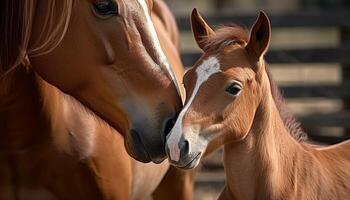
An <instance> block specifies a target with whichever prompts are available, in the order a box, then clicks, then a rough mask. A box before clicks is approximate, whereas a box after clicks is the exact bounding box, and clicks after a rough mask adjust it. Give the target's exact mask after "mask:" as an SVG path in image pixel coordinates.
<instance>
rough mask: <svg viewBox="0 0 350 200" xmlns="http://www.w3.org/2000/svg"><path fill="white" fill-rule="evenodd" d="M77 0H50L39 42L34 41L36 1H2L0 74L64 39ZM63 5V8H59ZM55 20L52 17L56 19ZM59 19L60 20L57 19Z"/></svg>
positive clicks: (48, 49)
mask: <svg viewBox="0 0 350 200" xmlns="http://www.w3.org/2000/svg"><path fill="white" fill-rule="evenodd" d="M73 1H74V0H48V1H44V2H46V3H47V9H46V13H43V14H44V15H45V17H44V18H45V19H44V24H43V26H41V30H42V32H41V34H40V36H41V37H40V38H39V39H40V42H37V43H35V44H31V45H30V46H29V41H30V38H31V34H32V28H33V22H34V17H35V15H36V10H37V9H36V8H37V7H38V5H39V2H38V1H36V0H30V1H28V0H2V1H1V2H0V3H1V6H0V38H1V41H0V76H1V77H2V76H4V75H5V74H7V72H8V71H10V70H11V69H13V68H15V67H17V66H18V65H19V64H20V63H21V62H22V61H23V60H24V58H25V57H26V56H38V55H43V54H46V53H49V52H50V51H52V50H53V49H55V48H56V47H57V46H58V45H59V44H60V42H61V41H62V39H63V37H64V35H65V33H66V31H67V29H68V25H69V22H70V16H71V13H72V7H73ZM58 5H61V8H62V9H61V10H59V11H58V10H57V9H56V8H57V7H58ZM54 18H55V19H56V20H53V19H54ZM57 19H58V20H57Z"/></svg>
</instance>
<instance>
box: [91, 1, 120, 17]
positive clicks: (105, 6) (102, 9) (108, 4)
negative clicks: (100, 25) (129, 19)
mask: <svg viewBox="0 0 350 200" xmlns="http://www.w3.org/2000/svg"><path fill="white" fill-rule="evenodd" d="M93 8H94V11H95V12H96V13H97V14H99V15H102V16H109V15H117V14H118V6H117V5H116V3H115V2H114V1H113V0H96V1H95V2H94V3H93Z"/></svg>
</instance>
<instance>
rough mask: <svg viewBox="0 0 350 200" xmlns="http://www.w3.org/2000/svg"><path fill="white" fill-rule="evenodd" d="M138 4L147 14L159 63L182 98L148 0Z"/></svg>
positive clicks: (139, 0) (148, 25)
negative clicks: (150, 12)
mask: <svg viewBox="0 0 350 200" xmlns="http://www.w3.org/2000/svg"><path fill="white" fill-rule="evenodd" d="M138 2H139V4H140V5H141V7H142V9H143V12H144V14H145V17H146V26H147V29H148V30H149V33H150V36H151V39H152V43H153V48H154V49H155V51H156V53H157V54H158V59H159V62H160V64H161V67H163V68H165V70H166V72H167V73H168V74H169V76H170V78H171V80H172V81H173V82H174V84H175V86H176V89H177V92H178V93H179V95H180V96H181V93H180V87H179V85H178V84H177V81H176V78H175V74H174V71H173V69H172V68H171V66H170V64H169V62H168V59H167V57H166V56H165V54H164V52H163V49H162V47H161V46H160V42H159V39H158V35H157V32H156V29H155V28H154V24H153V22H152V19H151V16H150V15H149V12H148V6H147V3H146V0H138Z"/></svg>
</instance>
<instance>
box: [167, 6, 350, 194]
mask: <svg viewBox="0 0 350 200" xmlns="http://www.w3.org/2000/svg"><path fill="white" fill-rule="evenodd" d="M192 28H193V29H192V30H193V33H194V36H195V39H196V41H197V43H198V45H199V47H200V48H202V49H203V51H204V54H203V56H202V57H201V58H200V59H199V60H198V62H197V64H196V65H195V66H194V67H193V68H191V69H190V70H189V71H187V72H186V75H185V78H184V84H185V88H186V92H187V94H188V96H189V98H188V100H187V104H186V105H185V107H184V109H183V110H182V111H181V112H180V114H179V117H178V119H177V121H176V123H175V125H174V128H173V130H172V131H171V133H170V135H169V137H168V139H167V147H168V149H169V151H168V152H169V157H170V159H171V160H172V163H173V164H174V165H176V166H178V167H181V168H186V169H189V168H193V167H195V166H196V165H197V164H198V163H199V161H200V159H201V157H202V155H203V154H204V152H205V151H206V150H208V151H213V150H214V149H217V148H219V147H220V146H224V156H223V161H224V167H225V174H226V185H225V188H224V190H223V192H222V193H221V195H220V197H219V199H221V200H223V199H235V200H249V199H271V200H277V199H305V200H316V199H317V200H328V199H339V200H342V199H348V198H349V197H350V170H349V169H350V140H347V141H344V142H342V143H339V144H336V145H333V146H329V147H319V146H315V145H310V144H308V143H307V142H305V137H304V132H303V131H302V130H301V129H300V125H299V124H298V123H296V121H295V119H294V117H293V116H292V115H289V114H288V112H287V109H286V105H285V103H284V99H283V98H282V96H281V94H280V92H279V90H278V88H277V86H276V84H275V83H274V82H273V80H272V78H271V76H270V73H269V72H268V71H267V66H266V63H265V61H264V55H265V52H266V51H267V49H268V46H269V43H270V37H271V26H270V22H269V20H268V18H267V16H266V14H265V13H263V12H260V15H259V17H258V19H257V21H256V22H255V24H254V25H253V28H252V30H251V32H250V34H248V33H247V32H246V31H245V30H244V29H243V28H241V27H237V26H233V27H222V28H220V29H218V30H216V31H215V32H214V31H213V30H212V29H211V28H210V27H209V25H207V23H206V22H205V21H204V19H203V18H202V17H201V16H200V15H199V13H198V12H197V11H196V10H194V11H193V13H192Z"/></svg>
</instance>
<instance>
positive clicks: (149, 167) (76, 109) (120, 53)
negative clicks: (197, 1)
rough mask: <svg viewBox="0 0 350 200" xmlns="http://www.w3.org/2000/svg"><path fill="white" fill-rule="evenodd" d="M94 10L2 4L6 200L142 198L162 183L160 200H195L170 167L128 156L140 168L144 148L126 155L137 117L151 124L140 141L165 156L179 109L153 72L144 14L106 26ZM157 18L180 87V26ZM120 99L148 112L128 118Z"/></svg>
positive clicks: (0, 120)
mask: <svg viewBox="0 0 350 200" xmlns="http://www.w3.org/2000/svg"><path fill="white" fill-rule="evenodd" d="M91 2H92V1H74V2H73V1H72V0H65V1H63V0H48V1H35V0H33V1H25V0H4V1H1V3H0V4H1V6H0V16H1V19H0V36H1V38H2V40H1V41H0V135H1V137H2V140H0V177H1V178H0V199H6V200H8V199H9V200H10V199H143V198H144V197H145V196H148V195H151V194H152V193H153V192H154V191H155V190H156V187H157V186H158V184H159V183H160V182H162V183H161V184H160V188H162V194H161V195H160V194H159V193H156V194H155V197H156V199H159V198H160V197H162V198H163V199H165V198H166V199H176V198H177V197H176V196H174V195H173V192H176V193H177V194H179V195H181V197H182V198H183V199H191V196H192V178H191V176H189V174H188V173H184V172H182V171H178V170H177V169H174V168H171V170H169V169H170V168H169V164H168V163H167V162H163V163H161V164H159V165H156V164H154V163H147V164H146V163H141V162H138V161H136V160H134V159H132V158H131V157H130V155H128V154H131V155H132V156H134V157H136V158H140V159H142V157H137V155H134V154H132V153H133V152H134V151H136V149H137V148H142V146H139V145H136V146H129V149H127V148H126V147H125V144H127V145H128V144H129V145H130V144H131V145H132V144H133V138H131V137H130V134H129V132H130V130H129V129H130V128H135V127H133V126H134V125H133V123H132V121H133V120H134V119H133V117H135V116H136V117H142V115H148V117H147V119H151V121H148V122H146V121H144V122H143V123H144V124H143V125H145V128H144V129H143V130H142V131H147V133H146V132H142V133H143V134H142V135H141V136H145V137H150V138H151V140H153V142H154V139H155V140H158V141H161V143H158V142H156V143H157V144H154V145H153V146H152V147H160V148H161V146H162V143H163V141H162V139H161V135H160V129H162V128H161V127H162V126H163V121H164V120H165V118H167V117H169V116H167V115H169V113H172V112H175V114H176V112H177V111H178V110H179V109H180V107H181V98H180V96H179V94H178V93H177V91H176V88H175V86H174V84H173V83H172V81H171V80H170V79H169V76H168V74H167V73H165V72H164V71H163V70H161V68H159V69H160V70H155V68H154V66H155V65H156V66H157V65H160V64H161V63H159V60H157V59H158V58H157V57H156V56H155V55H154V49H152V46H151V45H150V39H149V38H148V37H149V35H147V34H145V33H144V31H145V30H144V29H145V28H144V26H143V23H142V22H143V20H144V17H142V16H143V11H142V10H141V8H140V6H139V5H135V4H136V3H137V2H136V1H132V2H131V1H117V2H118V3H120V5H119V6H120V8H121V13H120V14H121V15H122V16H120V17H118V18H117V19H116V18H113V19H112V20H111V19H110V18H109V20H108V19H101V18H98V17H97V16H95V14H93V12H92V11H91V6H90V5H89V4H90V3H91ZM147 2H148V3H149V5H151V3H153V1H151V0H149V1H147ZM154 3H155V7H157V8H162V9H167V7H166V6H165V4H164V3H163V2H161V1H158V0H157V1H155V2H154ZM158 4H162V5H158ZM86 5H88V6H86ZM135 6H138V7H135ZM129 8H130V9H131V8H133V9H134V10H133V13H132V15H131V13H130V12H129ZM135 8H137V9H135ZM158 12H159V11H158ZM141 13H142V14H141ZM164 13H167V14H164ZM164 13H163V16H161V17H162V18H168V20H166V22H169V23H170V22H172V21H174V19H173V17H172V15H169V13H170V12H169V10H168V9H167V10H164ZM137 14H140V16H138V15H137ZM159 18H160V16H158V15H157V14H153V15H152V20H153V21H154V25H155V27H156V30H157V33H158V36H159V40H160V43H161V46H162V48H163V50H164V52H165V54H166V56H167V57H168V58H169V62H170V63H171V64H172V66H173V67H174V71H175V75H176V76H177V78H179V79H178V80H179V81H181V77H182V73H183V68H182V64H181V61H180V58H179V54H178V51H177V48H176V44H173V43H172V40H171V39H170V38H171V37H174V38H175V37H177V35H178V33H177V32H176V31H177V30H176V27H173V26H174V25H169V24H165V23H163V22H164V21H163V22H162V21H161V20H160V19H159ZM117 20H118V21H117ZM115 23H116V24H115ZM171 26H172V29H171V30H168V29H166V28H165V27H171ZM172 31H175V32H172ZM170 32H172V33H171V34H170ZM141 37H142V38H141ZM123 48H124V49H123ZM130 52H132V53H130ZM156 69H157V68H156ZM101 70H102V71H101ZM135 80H136V82H135ZM155 88H156V89H155ZM118 92H124V93H118ZM128 96H129V97H128ZM121 98H127V102H129V103H130V102H132V103H133V104H132V105H133V108H134V107H136V106H140V105H141V107H142V109H143V110H142V112H139V111H137V110H133V111H135V112H131V113H129V114H131V115H128V114H126V113H127V112H128V110H127V109H129V108H127V107H126V106H124V105H121V100H120V99H121ZM106 122H108V123H106ZM154 133H156V134H159V135H158V136H157V137H153V136H152V135H149V134H154ZM148 142H149V140H148ZM153 142H152V143H153ZM144 150H145V149H144ZM162 151H163V149H162ZM141 152H145V151H141ZM158 153H161V152H158ZM143 161H145V160H143ZM158 161H159V160H158ZM167 171H169V172H168V173H167ZM166 174H167V176H165V175H166ZM174 188H175V189H174Z"/></svg>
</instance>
